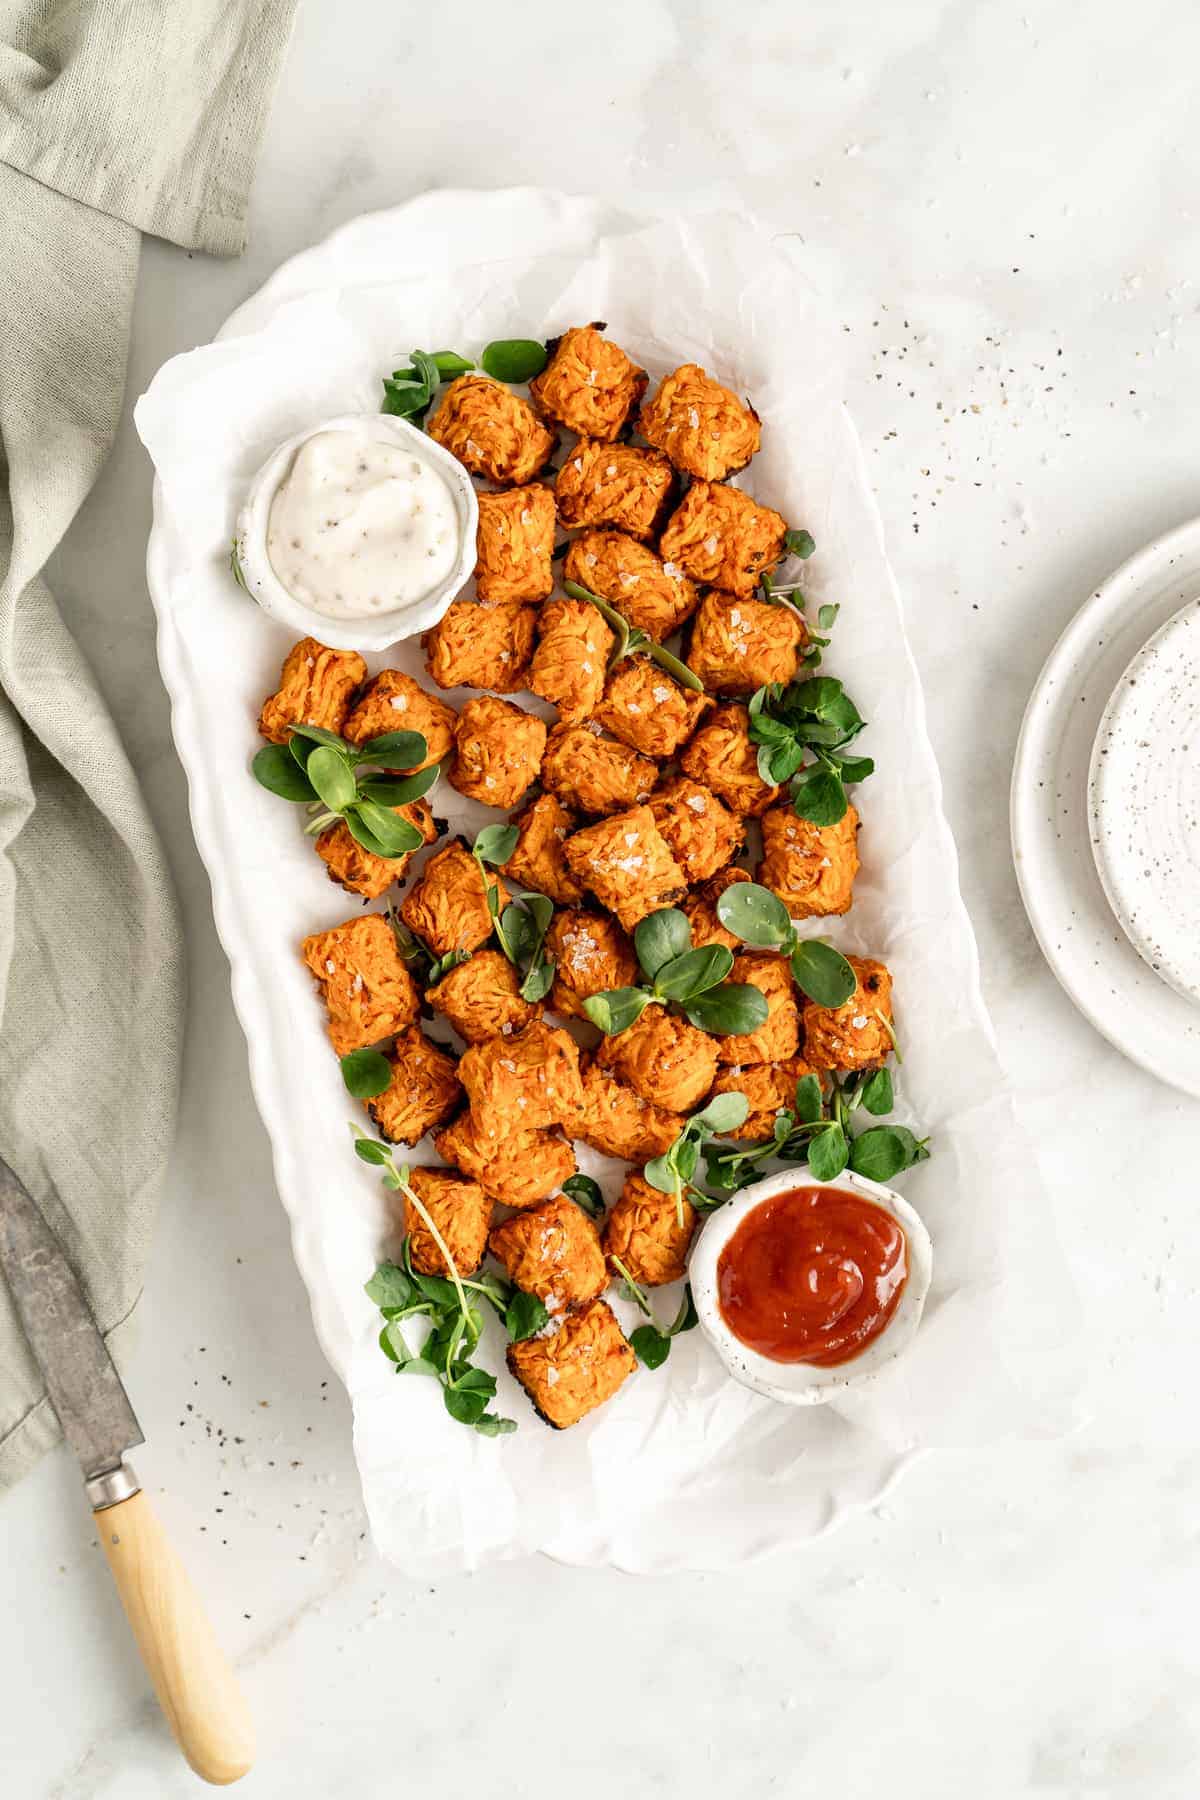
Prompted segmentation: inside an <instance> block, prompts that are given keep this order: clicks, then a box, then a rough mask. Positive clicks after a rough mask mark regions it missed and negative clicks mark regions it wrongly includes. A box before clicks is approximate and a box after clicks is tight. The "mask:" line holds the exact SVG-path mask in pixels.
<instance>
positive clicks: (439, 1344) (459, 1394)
mask: <svg viewBox="0 0 1200 1800" xmlns="http://www.w3.org/2000/svg"><path fill="white" fill-rule="evenodd" d="M350 1129H351V1131H352V1133H353V1135H354V1149H355V1152H356V1154H357V1155H358V1156H359V1157H361V1159H362V1161H363V1162H365V1163H370V1164H371V1165H372V1167H374V1168H378V1169H381V1170H382V1172H383V1173H382V1180H383V1184H384V1186H385V1187H386V1188H388V1189H389V1191H390V1192H392V1193H399V1194H403V1195H404V1198H405V1200H406V1201H407V1202H408V1204H409V1205H410V1206H411V1207H412V1209H413V1211H414V1212H415V1213H416V1214H417V1216H418V1218H420V1219H421V1221H422V1222H423V1224H424V1225H425V1227H426V1229H427V1230H428V1232H429V1234H430V1236H431V1237H432V1238H433V1241H434V1243H435V1244H436V1246H437V1249H438V1252H439V1254H440V1255H441V1257H442V1259H443V1261H444V1263H445V1265H446V1268H447V1269H448V1270H449V1271H450V1275H449V1279H447V1278H446V1277H445V1276H443V1275H425V1274H423V1273H421V1271H419V1270H417V1269H415V1268H414V1267H413V1261H412V1243H411V1239H409V1238H408V1237H406V1238H405V1240H404V1248H403V1252H402V1260H401V1262H399V1263H391V1262H385V1263H381V1264H380V1265H379V1267H378V1268H377V1269H376V1271H375V1273H374V1275H372V1277H371V1279H370V1281H368V1282H367V1284H366V1289H365V1291H366V1294H367V1298H368V1299H370V1300H373V1301H374V1302H375V1304H376V1306H378V1307H379V1309H380V1311H381V1312H382V1314H383V1317H384V1325H383V1330H382V1331H381V1332H380V1334H379V1345H380V1348H381V1350H382V1351H383V1353H384V1355H385V1356H387V1357H388V1358H389V1360H390V1361H391V1362H393V1363H394V1364H395V1366H396V1371H397V1373H398V1374H401V1375H429V1376H432V1377H433V1378H434V1379H435V1380H437V1381H438V1382H439V1383H440V1384H441V1388H442V1399H443V1401H444V1403H445V1407H446V1411H447V1412H448V1413H449V1414H450V1417H451V1418H452V1419H457V1420H458V1422H459V1423H460V1424H462V1425H470V1426H471V1427H473V1429H474V1430H476V1431H478V1432H479V1433H480V1435H481V1436H483V1437H502V1436H505V1435H507V1433H509V1432H510V1431H515V1430H516V1429H517V1425H516V1421H515V1419H505V1418H502V1417H500V1416H499V1415H498V1414H496V1413H493V1412H489V1411H488V1403H489V1401H491V1400H493V1399H494V1398H495V1395H496V1377H495V1376H494V1375H491V1374H489V1373H488V1371H487V1370H486V1369H480V1368H477V1367H476V1366H475V1364H474V1362H473V1361H472V1358H473V1357H474V1354H475V1351H476V1348H477V1346H478V1344H479V1340H480V1338H481V1336H482V1335H483V1321H484V1314H483V1312H482V1311H481V1310H480V1305H479V1304H478V1303H477V1301H478V1302H482V1303H484V1304H486V1305H487V1306H490V1307H491V1308H492V1310H493V1311H494V1312H495V1313H496V1314H497V1316H498V1317H499V1318H501V1319H503V1321H504V1324H505V1329H506V1330H507V1332H508V1335H509V1337H510V1338H511V1339H513V1340H514V1341H515V1340H517V1339H519V1338H523V1337H531V1336H532V1335H533V1334H534V1333H535V1332H537V1331H540V1330H541V1329H542V1328H543V1326H544V1325H545V1324H546V1323H547V1322H548V1319H549V1314H548V1313H547V1311H546V1308H545V1306H544V1305H543V1303H542V1302H541V1301H540V1300H538V1299H537V1298H536V1297H535V1296H534V1295H532V1294H526V1293H523V1292H522V1290H521V1289H520V1288H516V1287H514V1286H513V1285H512V1283H511V1282H508V1281H505V1280H503V1279H502V1278H501V1277H500V1276H498V1275H492V1274H487V1275H482V1276H480V1277H479V1278H478V1279H476V1280H469V1279H468V1278H467V1277H465V1276H462V1275H460V1274H459V1272H458V1268H457V1265H456V1264H455V1261H454V1258H453V1256H452V1255H451V1254H450V1250H449V1248H448V1246H447V1244H446V1241H445V1239H444V1238H443V1236H442V1234H441V1232H440V1231H439V1230H438V1228H437V1225H436V1223H435V1221H434V1220H433V1218H432V1217H431V1216H430V1213H429V1210H428V1208H427V1207H426V1206H425V1204H424V1202H423V1201H422V1199H421V1197H420V1195H419V1194H418V1193H417V1192H416V1190H415V1188H414V1187H413V1186H412V1183H411V1181H410V1178H409V1170H408V1167H407V1165H405V1164H402V1163H401V1164H398V1163H397V1162H396V1159H395V1156H394V1155H393V1153H392V1151H391V1150H390V1149H389V1147H388V1146H387V1145H386V1144H383V1143H380V1141H379V1140H378V1139H377V1138H373V1137H371V1136H370V1135H369V1134H368V1133H367V1132H365V1131H362V1130H360V1129H359V1127H358V1126H357V1125H352V1126H351V1127H350ZM413 1319H420V1320H424V1321H425V1323H426V1326H427V1334H426V1336H425V1339H424V1341H423V1342H422V1343H421V1344H420V1345H419V1347H418V1348H416V1349H414V1348H413V1346H412V1344H411V1342H410V1341H409V1338H408V1336H407V1333H406V1331H405V1324H406V1322H407V1321H409V1320H413Z"/></svg>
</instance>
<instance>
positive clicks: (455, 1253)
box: [404, 1169, 492, 1279]
mask: <svg viewBox="0 0 1200 1800" xmlns="http://www.w3.org/2000/svg"><path fill="white" fill-rule="evenodd" d="M408 1179H409V1186H410V1187H411V1188H412V1190H413V1192H414V1193H415V1194H416V1196H417V1198H418V1199H419V1200H420V1201H421V1202H422V1204H423V1205H424V1207H425V1210H426V1212H427V1213H428V1214H429V1216H430V1218H431V1219H432V1220H433V1222H434V1224H435V1225H436V1226H437V1228H438V1232H439V1233H440V1235H441V1239H442V1242H443V1243H444V1244H445V1246H446V1248H447V1250H448V1251H449V1252H450V1255H451V1256H452V1257H453V1259H454V1266H455V1268H456V1269H457V1270H458V1273H459V1274H460V1275H461V1276H466V1277H467V1278H468V1279H469V1278H470V1277H471V1276H472V1275H474V1274H475V1273H476V1272H477V1270H478V1268H479V1265H480V1263H481V1262H482V1261H483V1259H484V1256H485V1254H486V1252H487V1241H488V1226H489V1225H490V1224H491V1220H492V1202H491V1200H490V1199H489V1198H488V1196H487V1195H486V1194H485V1193H484V1191H483V1189H482V1188H481V1187H480V1186H479V1185H478V1184H477V1183H476V1182H474V1181H468V1180H467V1178H466V1176H465V1175H458V1174H456V1173H455V1172H454V1171H453V1170H451V1169H412V1170H411V1171H410V1172H409V1178H408ZM404 1230H405V1232H406V1234H407V1236H408V1249H409V1255H410V1256H411V1257H412V1264H413V1268H414V1269H417V1270H419V1271H420V1273H421V1274H422V1275H449V1273H450V1269H449V1266H448V1264H447V1262H446V1259H445V1257H444V1256H443V1255H442V1253H441V1251H440V1250H439V1249H438V1247H437V1242H436V1240H435V1238H434V1236H433V1233H432V1232H431V1231H430V1229H429V1227H428V1225H427V1224H426V1223H425V1221H424V1219H423V1218H422V1217H421V1215H420V1213H419V1212H418V1211H417V1209H416V1207H415V1206H414V1205H413V1204H412V1202H411V1200H409V1199H408V1197H407V1195H406V1196H405V1197H404Z"/></svg>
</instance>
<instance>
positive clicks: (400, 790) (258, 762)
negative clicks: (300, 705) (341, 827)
mask: <svg viewBox="0 0 1200 1800" xmlns="http://www.w3.org/2000/svg"><path fill="white" fill-rule="evenodd" d="M291 729H292V735H291V737H290V738H289V740H288V742H287V743H286V744H268V745H266V746H265V748H263V749H262V750H260V751H259V752H258V754H257V755H256V756H255V758H254V761H253V762H252V764H251V765H250V766H251V769H252V770H253V773H254V779H255V780H256V781H257V782H258V784H259V786H260V787H265V788H266V789H267V790H268V792H269V793H272V794H278V795H279V796H280V798H281V799H283V800H291V801H292V802H293V803H294V804H295V805H306V806H307V807H308V809H309V811H310V813H312V814H314V815H315V816H314V817H313V818H312V819H311V820H310V821H309V823H308V824H307V825H306V826H305V828H304V829H305V831H306V832H307V834H308V835H309V837H316V836H317V835H318V834H319V833H320V832H322V831H327V830H328V829H329V827H330V826H331V825H333V824H336V822H337V821H338V820H339V819H341V820H343V821H344V823H345V825H346V829H347V830H348V831H349V833H350V835H351V837H352V838H353V839H354V841H355V842H356V843H357V844H361V846H362V848H363V849H364V850H369V851H370V853H371V854H372V856H382V857H386V858H394V857H399V856H405V855H407V854H408V852H409V851H411V850H419V849H420V848H421V845H422V844H423V843H424V842H425V839H424V837H423V836H422V835H421V833H420V832H419V831H418V829H417V827H416V826H415V825H411V824H410V823H409V821H408V820H407V819H402V818H400V817H399V816H398V814H397V813H396V812H395V810H394V809H395V808H396V807H397V806H408V805H411V803H412V802H413V801H414V800H420V799H422V798H423V797H424V796H425V795H426V794H428V793H430V792H431V791H432V789H433V788H434V787H435V785H436V783H437V779H438V776H439V774H440V773H441V769H440V765H439V764H438V763H431V764H430V765H429V767H428V768H427V769H420V770H417V772H416V773H413V774H403V771H405V770H414V769H415V768H416V765H417V763H420V762H424V760H425V757H426V755H427V754H428V745H427V744H426V742H425V739H424V737H423V736H422V735H421V733H420V732H419V731H388V732H385V733H384V734H383V736H382V737H376V738H370V739H369V740H368V741H367V742H366V743H365V744H348V743H347V742H346V740H345V738H340V737H338V735H337V734H336V732H333V731H326V730H325V729H324V727H323V726H320V725H304V724H299V725H293V726H292V728H291ZM397 771H400V772H401V775H402V778H401V779H397Z"/></svg>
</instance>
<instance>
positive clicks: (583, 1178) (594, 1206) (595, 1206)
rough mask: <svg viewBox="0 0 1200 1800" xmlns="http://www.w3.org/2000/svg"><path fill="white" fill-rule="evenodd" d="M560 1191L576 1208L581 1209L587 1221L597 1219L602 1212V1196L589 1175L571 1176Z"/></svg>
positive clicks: (596, 1183)
mask: <svg viewBox="0 0 1200 1800" xmlns="http://www.w3.org/2000/svg"><path fill="white" fill-rule="evenodd" d="M562 1191H563V1193H564V1194H566V1195H567V1196H568V1197H569V1198H570V1199H572V1200H573V1201H574V1202H575V1204H576V1206H579V1207H582V1209H583V1211H584V1212H585V1213H586V1214H587V1216H588V1218H589V1219H598V1218H599V1217H600V1215H601V1213H602V1212H603V1211H604V1196H603V1194H602V1193H601V1192H600V1183H599V1182H598V1181H593V1180H592V1178H591V1176H590V1175H572V1176H570V1177H569V1178H568V1179H567V1180H566V1181H564V1182H563V1184H562Z"/></svg>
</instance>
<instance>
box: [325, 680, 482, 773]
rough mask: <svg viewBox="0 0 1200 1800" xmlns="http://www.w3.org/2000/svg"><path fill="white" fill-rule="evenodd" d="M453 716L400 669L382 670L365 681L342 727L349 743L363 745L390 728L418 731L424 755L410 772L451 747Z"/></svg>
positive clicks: (446, 753)
mask: <svg viewBox="0 0 1200 1800" xmlns="http://www.w3.org/2000/svg"><path fill="white" fill-rule="evenodd" d="M455 720H456V715H455V711H454V708H453V707H452V706H447V704H446V702H445V701H444V700H439V699H438V697H437V695H436V694H427V693H426V692H425V689H424V688H423V687H422V686H421V684H420V682H419V681H414V680H413V678H412V676H411V675H406V674H404V672H403V670H401V669H383V670H381V671H380V673H379V674H378V675H376V676H375V677H374V679H373V680H371V681H368V683H367V685H366V687H364V688H363V690H362V692H361V693H360V694H359V696H358V698H357V700H356V701H355V702H354V705H353V707H352V708H351V710H350V713H349V716H348V717H347V719H346V723H345V725H344V726H343V727H342V736H343V737H344V738H345V739H346V741H347V743H350V744H365V743H367V742H368V741H369V740H370V739H371V738H377V737H383V736H384V735H385V734H386V733H387V732H391V731H419V732H420V733H421V736H422V737H423V738H424V739H425V746H426V749H425V755H424V757H423V758H422V760H421V761H420V762H418V763H414V764H413V772H414V773H415V772H416V770H418V769H428V768H429V767H430V766H431V765H432V764H433V763H436V762H441V761H442V760H443V758H445V757H447V756H449V754H450V752H451V750H453V748H454V726H455Z"/></svg>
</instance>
